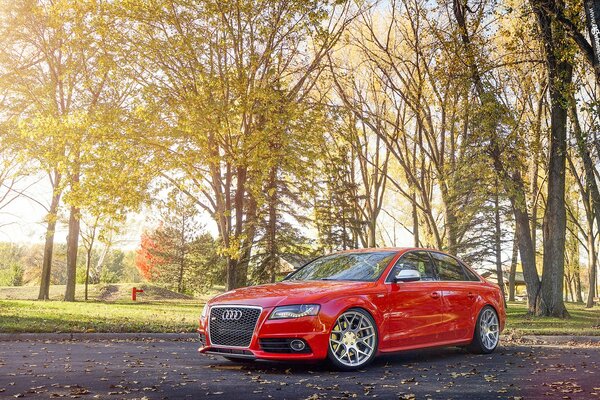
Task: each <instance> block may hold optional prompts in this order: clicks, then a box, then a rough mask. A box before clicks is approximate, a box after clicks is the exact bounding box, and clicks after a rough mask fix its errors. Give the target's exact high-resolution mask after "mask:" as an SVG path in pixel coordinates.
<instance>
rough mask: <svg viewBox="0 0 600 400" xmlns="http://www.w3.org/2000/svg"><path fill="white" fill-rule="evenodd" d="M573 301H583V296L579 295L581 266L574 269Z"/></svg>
mask: <svg viewBox="0 0 600 400" xmlns="http://www.w3.org/2000/svg"><path fill="white" fill-rule="evenodd" d="M575 301H576V302H578V303H583V297H582V296H581V267H580V266H578V267H577V269H576V270H575Z"/></svg>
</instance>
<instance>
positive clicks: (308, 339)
mask: <svg viewBox="0 0 600 400" xmlns="http://www.w3.org/2000/svg"><path fill="white" fill-rule="evenodd" d="M505 319H506V312H505V309H504V302H503V299H502V295H501V292H500V289H499V288H498V286H496V285H493V284H491V283H488V282H486V281H485V280H484V279H483V278H481V277H480V276H479V275H478V274H476V273H475V272H473V270H471V269H470V268H468V267H467V266H466V265H465V264H464V263H462V262H461V261H460V260H459V259H457V258H455V257H453V256H450V255H448V254H445V253H442V252H439V251H435V250H429V249H419V248H410V249H405V248H403V249H362V250H353V251H344V252H340V253H336V254H331V255H327V256H323V257H320V258H317V259H315V260H313V261H311V262H310V263H308V264H306V265H305V266H303V267H302V268H300V269H298V270H297V271H295V272H293V273H292V274H290V275H288V276H287V277H286V278H285V279H284V280H283V281H281V282H278V283H273V284H268V285H261V286H252V287H246V288H241V289H235V290H232V291H229V292H226V293H224V294H221V295H219V296H216V297H215V298H213V299H212V300H210V301H209V302H208V303H207V304H206V306H205V307H204V310H203V311H202V315H201V318H200V328H199V329H198V331H199V333H200V342H201V343H200V345H201V347H200V349H199V351H200V352H201V353H206V354H217V355H220V356H224V357H225V358H227V359H230V360H232V361H244V360H249V359H250V360H252V359H264V360H325V359H328V360H329V361H330V362H331V363H332V364H333V365H334V366H335V367H337V368H339V369H342V370H354V369H357V368H362V367H364V366H365V365H367V364H369V363H370V362H371V361H372V360H373V359H374V357H375V356H376V355H378V354H381V353H389V352H396V351H402V350H411V349H418V348H423V347H432V346H449V345H452V346H465V347H467V348H468V350H470V351H473V352H478V353H491V352H492V351H494V349H495V348H496V346H497V345H498V341H499V339H500V332H501V331H502V330H503V329H504V322H505Z"/></svg>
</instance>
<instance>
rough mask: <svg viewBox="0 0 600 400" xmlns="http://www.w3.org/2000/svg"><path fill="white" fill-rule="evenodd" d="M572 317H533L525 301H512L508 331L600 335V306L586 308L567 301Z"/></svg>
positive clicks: (508, 311) (523, 333)
mask: <svg viewBox="0 0 600 400" xmlns="http://www.w3.org/2000/svg"><path fill="white" fill-rule="evenodd" d="M566 306H567V310H568V311H569V314H570V316H571V318H568V319H560V318H548V317H531V316H528V315H527V306H526V305H525V303H516V302H514V303H513V302H511V303H509V304H508V308H507V312H506V313H507V323H506V329H507V331H506V333H508V334H514V335H516V336H523V335H577V336H600V306H595V307H593V308H585V306H584V305H583V304H576V303H567V304H566Z"/></svg>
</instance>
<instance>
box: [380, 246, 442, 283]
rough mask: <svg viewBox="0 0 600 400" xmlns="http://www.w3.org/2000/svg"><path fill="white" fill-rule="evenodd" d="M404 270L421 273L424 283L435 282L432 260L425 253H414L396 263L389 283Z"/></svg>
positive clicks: (404, 256) (389, 277) (406, 255)
mask: <svg viewBox="0 0 600 400" xmlns="http://www.w3.org/2000/svg"><path fill="white" fill-rule="evenodd" d="M403 269H412V270H414V271H419V273H420V274H421V280H422V281H433V280H435V273H434V271H433V265H432V264H431V258H429V255H428V254H427V253H426V252H424V251H413V252H410V253H407V254H405V255H403V256H402V257H400V259H399V260H398V261H397V262H396V265H394V268H392V272H391V273H390V275H389V276H388V279H387V282H393V281H394V277H395V276H396V275H398V273H399V272H400V271H402V270H403Z"/></svg>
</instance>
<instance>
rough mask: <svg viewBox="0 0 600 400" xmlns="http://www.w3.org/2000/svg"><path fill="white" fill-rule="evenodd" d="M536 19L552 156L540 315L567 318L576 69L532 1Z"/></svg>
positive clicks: (536, 2)
mask: <svg viewBox="0 0 600 400" xmlns="http://www.w3.org/2000/svg"><path fill="white" fill-rule="evenodd" d="M532 5H533V9H534V12H535V14H536V16H537V20H538V26H539V29H540V36H541V40H542V43H543V45H544V49H545V55H546V64H547V69H548V81H549V83H548V87H549V92H550V103H551V113H550V122H551V127H550V154H549V163H548V164H549V165H548V197H547V205H546V210H545V213H544V223H543V232H544V257H543V272H542V285H541V290H540V304H539V307H538V309H537V314H538V315H543V316H554V317H559V318H565V317H568V312H567V309H566V308H565V305H564V299H563V292H564V272H565V236H566V209H565V175H566V174H565V172H566V152H567V101H568V99H569V96H566V95H565V94H566V92H567V90H568V85H569V84H570V83H571V78H572V74H573V67H572V65H571V64H570V62H568V61H567V60H565V54H563V53H564V52H565V50H566V49H565V46H564V45H563V44H561V43H560V41H561V40H564V35H563V32H562V28H561V27H560V26H559V25H558V24H554V25H553V24H552V19H551V17H550V16H549V15H548V14H547V13H546V12H545V10H544V9H543V6H542V1H540V0H532Z"/></svg>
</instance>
